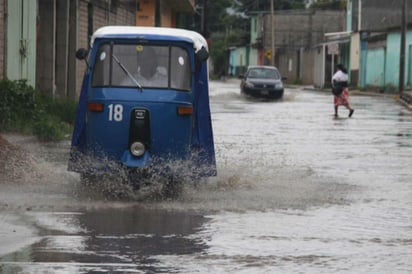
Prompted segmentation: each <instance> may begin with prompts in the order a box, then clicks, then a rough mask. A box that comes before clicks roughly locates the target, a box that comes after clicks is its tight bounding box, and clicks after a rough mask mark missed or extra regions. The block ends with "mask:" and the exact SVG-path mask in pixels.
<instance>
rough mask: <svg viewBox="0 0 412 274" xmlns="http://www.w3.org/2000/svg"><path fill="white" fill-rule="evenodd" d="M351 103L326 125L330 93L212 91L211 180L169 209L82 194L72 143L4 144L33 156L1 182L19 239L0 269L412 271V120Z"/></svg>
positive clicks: (386, 104) (389, 105)
mask: <svg viewBox="0 0 412 274" xmlns="http://www.w3.org/2000/svg"><path fill="white" fill-rule="evenodd" d="M351 100H352V105H353V107H354V108H355V109H356V111H355V114H354V116H353V118H350V119H349V118H347V110H345V109H343V108H342V109H340V117H339V118H338V119H335V118H334V117H333V105H332V96H331V95H330V94H328V93H323V92H319V91H308V90H300V89H286V92H285V97H284V99H283V100H281V101H275V102H267V101H260V100H248V99H245V98H243V97H241V96H240V94H239V86H238V82H227V83H221V82H213V83H212V84H211V107H212V115H213V116H212V117H213V128H214V133H215V146H216V153H217V164H218V174H219V175H218V177H216V178H211V179H210V180H208V181H205V182H197V184H196V185H193V184H190V185H186V186H185V188H184V191H183V193H182V195H181V196H180V197H179V198H177V199H175V200H165V199H163V200H162V199H160V200H159V199H154V198H153V197H152V196H150V195H148V196H144V197H142V196H136V195H134V194H130V195H126V196H123V198H121V199H119V198H114V197H108V196H107V195H106V194H107V190H106V191H102V192H100V191H97V190H96V189H92V190H90V189H89V190H85V189H84V188H82V187H80V186H79V178H78V177H77V175H75V174H71V173H68V172H67V171H66V166H65V165H66V159H67V153H68V151H67V149H68V144H67V143H63V144H57V145H56V144H49V145H47V146H45V145H40V144H36V145H33V142H34V141H33V140H32V139H27V138H25V137H16V136H9V138H8V139H12V141H13V142H14V143H17V144H19V145H21V146H22V147H25V148H29V149H30V151H32V152H33V154H34V155H36V157H38V158H39V160H38V161H35V163H34V164H33V167H32V169H31V170H35V171H36V172H35V173H36V174H35V175H36V176H26V177H24V178H29V179H28V180H26V181H24V180H23V181H22V182H17V183H15V182H10V183H5V184H0V210H1V211H0V225H2V224H4V225H5V224H8V225H10V226H9V229H10V230H9V233H10V235H11V236H13V233H14V232H12V231H15V233H14V234H17V233H19V232H20V229H21V230H23V228H24V229H25V230H24V231H26V230H27V231H26V232H25V233H24V234H23V236H24V237H27V239H28V241H27V244H25V245H22V244H21V241H19V242H20V245H19V247H18V248H16V249H14V250H12V251H10V252H4V250H5V249H3V253H1V251H2V249H1V248H0V256H1V257H0V272H1V273H113V272H115V273H411V270H412V263H411V262H412V252H411V250H412V219H411V216H412V172H411V171H410V165H411V157H412V114H411V113H410V112H408V111H407V110H405V109H404V108H403V107H402V106H400V105H398V104H397V103H396V102H395V101H394V100H393V99H392V98H391V97H382V96H377V97H373V96H352V97H351ZM19 138H20V139H19ZM29 175H30V174H29ZM33 175H34V174H33ZM30 178H32V179H30ZM110 183H113V184H114V182H112V181H110ZM114 187H115V188H116V187H117V186H116V185H114ZM118 187H120V186H118ZM109 189H113V185H111V186H110V188H109ZM125 197H126V198H125ZM11 224H12V225H11ZM3 227H4V226H3ZM6 232H7V230H4V229H3V230H2V229H0V239H3V238H1V233H6ZM20 240H22V239H20ZM10 250H11V249H10Z"/></svg>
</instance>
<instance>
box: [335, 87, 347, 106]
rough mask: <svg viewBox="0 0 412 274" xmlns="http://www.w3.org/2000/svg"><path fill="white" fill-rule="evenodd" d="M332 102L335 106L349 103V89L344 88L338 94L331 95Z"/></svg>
mask: <svg viewBox="0 0 412 274" xmlns="http://www.w3.org/2000/svg"><path fill="white" fill-rule="evenodd" d="M333 103H334V104H335V106H340V105H343V106H345V105H349V90H348V89H347V88H345V89H344V90H343V92H342V93H341V94H340V95H338V96H333Z"/></svg>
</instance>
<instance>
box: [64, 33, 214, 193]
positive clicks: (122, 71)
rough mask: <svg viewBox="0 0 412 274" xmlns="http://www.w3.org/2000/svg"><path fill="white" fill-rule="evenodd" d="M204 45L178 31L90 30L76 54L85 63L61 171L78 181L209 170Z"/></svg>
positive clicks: (211, 151) (211, 147)
mask: <svg viewBox="0 0 412 274" xmlns="http://www.w3.org/2000/svg"><path fill="white" fill-rule="evenodd" d="M207 50H208V47H207V43H206V40H205V39H204V38H203V37H202V36H201V35H200V34H198V33H196V32H192V31H188V30H183V29H172V28H153V27H119V26H108V27H103V28H101V29H99V30H97V31H96V32H95V33H94V34H93V36H92V39H91V49H90V51H88V50H86V49H79V50H78V51H77V54H76V56H77V58H79V59H86V58H87V59H88V62H87V64H88V65H87V70H86V72H85V75H84V80H83V85H82V89H81V94H80V97H79V104H78V111H77V118H76V123H75V128H74V131H73V138H72V145H71V155H70V160H69V170H70V171H74V172H78V173H80V174H81V177H82V178H83V179H87V178H90V177H91V176H94V175H96V174H104V173H107V172H108V173H116V172H118V171H122V172H124V171H126V173H127V179H128V181H129V182H130V183H132V184H133V185H135V186H139V184H140V182H141V180H142V179H143V178H147V177H150V176H151V175H152V174H154V173H156V174H161V175H162V176H165V177H169V178H176V177H185V176H190V177H195V178H200V177H208V176H214V175H216V164H215V151H214V141H213V132H212V124H211V114H210V107H209V90H208V68H207V58H208V56H209V54H208V51H207ZM171 163H173V164H171Z"/></svg>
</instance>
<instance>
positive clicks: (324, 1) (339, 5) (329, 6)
mask: <svg viewBox="0 0 412 274" xmlns="http://www.w3.org/2000/svg"><path fill="white" fill-rule="evenodd" d="M346 2H347V1H346V0H339V1H332V0H319V1H317V2H314V3H313V4H312V5H311V6H310V8H311V9H318V10H343V9H346Z"/></svg>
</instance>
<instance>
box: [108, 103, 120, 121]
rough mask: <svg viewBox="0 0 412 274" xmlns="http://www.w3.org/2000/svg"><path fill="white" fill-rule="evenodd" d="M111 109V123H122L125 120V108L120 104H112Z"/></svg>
mask: <svg viewBox="0 0 412 274" xmlns="http://www.w3.org/2000/svg"><path fill="white" fill-rule="evenodd" d="M108 108H109V121H115V122H120V121H122V120H123V106H122V105H120V104H115V105H113V104H110V105H109V106H108Z"/></svg>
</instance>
